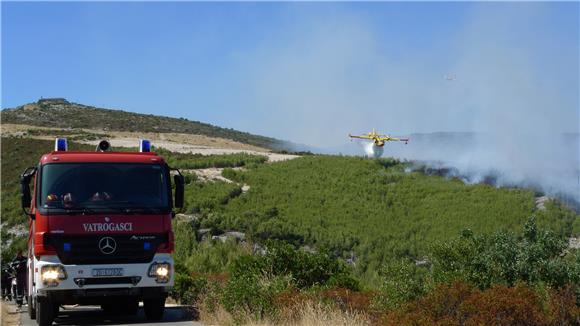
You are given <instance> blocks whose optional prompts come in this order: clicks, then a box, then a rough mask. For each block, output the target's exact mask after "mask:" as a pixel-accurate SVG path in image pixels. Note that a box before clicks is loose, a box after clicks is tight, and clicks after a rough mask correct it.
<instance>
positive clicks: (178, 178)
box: [173, 174, 185, 208]
mask: <svg viewBox="0 0 580 326" xmlns="http://www.w3.org/2000/svg"><path fill="white" fill-rule="evenodd" d="M173 181H174V182H175V205H174V206H175V207H179V208H182V207H183V196H184V192H185V181H184V179H183V176H182V175H181V174H178V175H174V176H173Z"/></svg>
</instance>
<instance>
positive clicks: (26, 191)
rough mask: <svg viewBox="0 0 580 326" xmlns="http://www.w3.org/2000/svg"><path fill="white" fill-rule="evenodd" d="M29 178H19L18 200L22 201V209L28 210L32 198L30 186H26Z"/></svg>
mask: <svg viewBox="0 0 580 326" xmlns="http://www.w3.org/2000/svg"><path fill="white" fill-rule="evenodd" d="M29 181H30V178H20V192H21V194H20V199H21V201H22V208H30V203H31V202H32V196H30V185H29V184H28V183H29Z"/></svg>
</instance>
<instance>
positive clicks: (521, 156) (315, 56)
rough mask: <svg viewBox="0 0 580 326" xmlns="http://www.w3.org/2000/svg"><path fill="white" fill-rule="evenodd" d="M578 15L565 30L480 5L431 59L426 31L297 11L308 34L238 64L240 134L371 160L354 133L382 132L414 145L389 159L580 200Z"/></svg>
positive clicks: (287, 36)
mask: <svg viewBox="0 0 580 326" xmlns="http://www.w3.org/2000/svg"><path fill="white" fill-rule="evenodd" d="M431 5H433V6H436V5H437V4H431ZM569 5H570V10H575V12H576V25H575V26H570V30H565V31H560V30H557V28H555V27H554V24H553V22H554V20H557V17H556V16H555V14H554V11H553V10H552V7H550V5H549V4H539V3H520V4H517V3H512V4H498V3H496V4H477V5H473V7H472V10H471V12H470V13H469V14H468V17H466V19H464V21H462V22H457V24H456V25H457V26H458V28H457V29H454V30H451V31H450V32H449V35H445V36H443V37H441V38H440V39H434V40H430V42H431V43H430V45H429V47H427V46H426V47H425V48H426V49H432V50H433V51H432V52H428V51H421V50H420V48H421V46H418V47H417V46H415V47H413V46H410V45H409V44H414V43H413V42H414V41H416V40H414V38H417V37H418V36H417V35H418V34H417V33H416V31H415V33H408V34H409V35H408V37H405V36H402V37H401V36H400V35H398V36H393V35H391V34H388V35H385V34H384V33H381V32H379V31H378V29H377V26H375V25H374V24H373V23H372V22H369V21H368V20H367V19H366V17H365V15H364V14H353V13H351V12H349V13H345V12H340V11H335V12H333V13H332V14H329V15H328V16H329V17H331V18H328V19H325V18H323V17H321V16H320V15H314V14H309V13H308V12H299V11H296V12H293V13H292V14H289V17H290V18H289V21H291V22H292V21H293V20H295V21H299V22H300V24H297V23H290V24H288V28H286V29H284V30H283V31H281V32H277V33H276V34H275V35H273V37H272V38H271V39H269V40H266V41H264V42H263V45H262V46H260V47H258V48H255V49H252V50H248V51H247V52H243V53H237V54H235V55H236V56H237V60H238V62H239V69H240V72H241V73H242V75H243V76H244V78H245V79H244V83H243V85H244V86H243V88H242V90H243V91H242V94H241V95H238V98H237V101H238V102H239V104H240V106H241V107H243V108H245V109H246V110H247V112H248V114H247V117H246V120H242V121H240V122H239V126H240V127H241V128H244V129H246V130H253V131H255V132H260V133H262V134H266V135H272V136H275V137H278V138H282V139H288V140H291V141H293V142H296V143H303V144H309V145H312V146H316V147H312V148H315V149H317V150H318V151H321V152H332V153H342V154H353V155H361V154H363V153H364V151H361V147H360V146H359V145H356V144H351V143H350V142H349V141H348V137H347V136H346V135H347V134H348V133H353V134H354V133H363V132H368V131H370V129H372V128H376V129H377V131H380V132H389V133H390V134H391V135H393V136H410V137H411V141H410V142H409V144H408V145H407V146H405V145H404V144H402V143H389V144H387V145H385V155H386V156H395V157H400V158H404V159H413V160H421V161H426V162H431V163H430V164H443V165H445V166H449V167H453V168H455V169H456V171H458V174H460V175H463V176H464V177H465V179H466V181H468V182H478V181H481V180H482V179H483V178H485V177H486V176H488V175H490V173H492V174H493V175H494V178H496V179H497V184H498V185H516V186H520V185H521V186H533V187H536V188H538V189H539V190H542V191H545V192H546V193H548V194H551V195H558V194H565V195H566V196H568V197H571V198H572V199H574V200H576V201H580V184H579V183H580V162H579V151H580V149H579V140H578V128H579V123H580V117H579V112H578V108H579V107H580V105H579V101H578V98H579V94H578V92H579V90H578V89H579V81H578V71H579V65H578V57H579V51H578V39H579V37H578V36H579V35H578V28H577V27H578V4H574V3H572V4H569ZM377 6H378V7H377V8H382V9H381V10H383V9H384V10H387V11H388V10H389V4H381V5H379V4H377ZM409 23H410V24H412V23H413V22H409ZM538 26H545V28H538ZM405 32H406V31H400V33H402V34H405ZM419 35H420V33H419ZM422 41H424V42H426V41H425V40H422ZM562 44H567V46H562ZM415 45H416V44H415ZM418 48H419V50H418ZM556 58H557V60H556ZM447 74H452V75H453V76H455V78H454V79H453V80H448V79H446V78H444V76H445V75H447ZM437 132H445V133H437Z"/></svg>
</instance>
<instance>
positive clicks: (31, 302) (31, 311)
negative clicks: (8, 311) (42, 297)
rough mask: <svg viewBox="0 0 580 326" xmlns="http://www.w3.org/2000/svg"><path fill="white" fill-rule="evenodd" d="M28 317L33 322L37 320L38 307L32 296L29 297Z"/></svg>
mask: <svg viewBox="0 0 580 326" xmlns="http://www.w3.org/2000/svg"><path fill="white" fill-rule="evenodd" d="M28 317H30V319H33V320H34V319H36V305H35V304H34V298H33V297H32V296H31V295H29V296H28Z"/></svg>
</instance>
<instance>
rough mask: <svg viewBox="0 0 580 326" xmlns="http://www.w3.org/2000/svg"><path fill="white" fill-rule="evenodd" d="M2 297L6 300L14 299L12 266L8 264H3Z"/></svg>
mask: <svg viewBox="0 0 580 326" xmlns="http://www.w3.org/2000/svg"><path fill="white" fill-rule="evenodd" d="M1 283H2V299H3V300H6V299H8V301H11V300H12V289H11V287H12V277H11V271H10V266H8V264H4V266H2V280H1Z"/></svg>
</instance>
